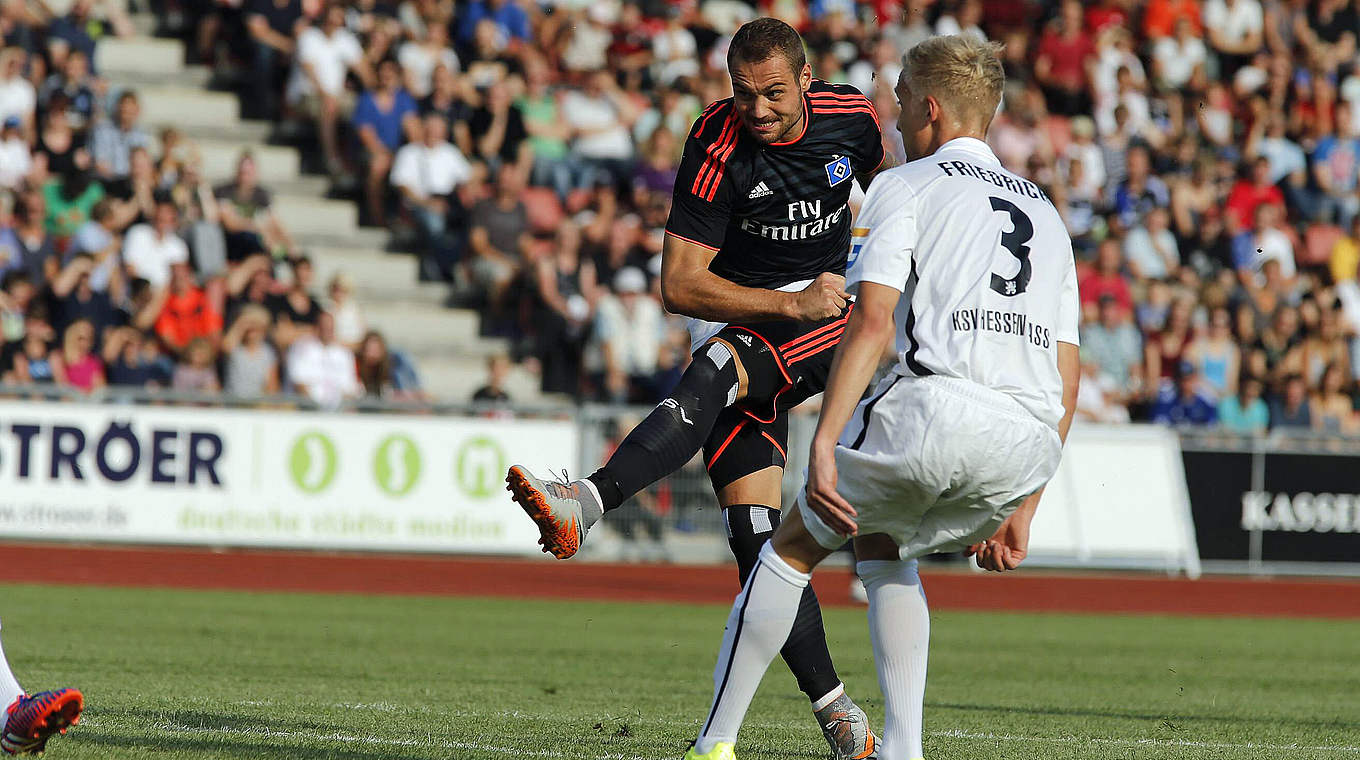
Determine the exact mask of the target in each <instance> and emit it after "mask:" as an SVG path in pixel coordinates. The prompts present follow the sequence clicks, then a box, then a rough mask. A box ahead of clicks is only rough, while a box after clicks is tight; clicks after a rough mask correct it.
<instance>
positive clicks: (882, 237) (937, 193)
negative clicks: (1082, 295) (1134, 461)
mask: <svg viewBox="0 0 1360 760" xmlns="http://www.w3.org/2000/svg"><path fill="white" fill-rule="evenodd" d="M851 234H852V238H851V252H850V269H849V271H848V272H847V274H846V286H847V289H849V290H850V291H851V292H852V293H854V292H856V291H857V290H858V287H859V284H860V283H861V282H875V283H878V284H880V285H886V286H888V287H890V288H893V289H895V290H898V291H900V292H901V293H902V298H901V300H900V301H899V302H898V305H897V311H896V313H895V317H896V322H897V338H896V340H897V354H898V362H897V366H896V367H895V368H894V371H895V372H896V373H897V374H900V375H904V376H908V377H911V376H916V377H924V376H928V375H942V376H945V377H957V378H962V379H965V380H971V381H973V382H975V383H978V384H980V385H983V386H986V387H988V388H992V389H994V390H997V391H1000V392H1001V393H1004V394H1006V395H1008V396H1010V397H1011V398H1013V399H1015V400H1016V401H1017V402H1019V403H1020V405H1021V406H1023V407H1024V408H1025V409H1026V410H1028V411H1029V412H1030V413H1031V414H1033V415H1034V416H1035V417H1036V418H1038V419H1039V420H1040V421H1042V422H1044V423H1045V424H1047V425H1049V426H1051V427H1053V428H1055V429H1056V428H1057V426H1058V421H1059V420H1060V419H1061V418H1062V415H1063V406H1062V390H1063V386H1062V378H1061V376H1060V375H1059V374H1058V361H1057V353H1058V342H1059V341H1061V342H1063V343H1071V344H1073V345H1077V343H1078V338H1077V326H1078V319H1079V314H1080V307H1079V304H1078V299H1077V273H1076V267H1075V265H1074V263H1073V260H1072V240H1071V238H1069V237H1068V235H1067V227H1066V226H1065V225H1064V224H1063V220H1062V218H1061V217H1060V216H1059V215H1058V211H1057V209H1055V208H1054V207H1053V203H1052V202H1051V201H1050V200H1049V199H1048V198H1047V196H1045V195H1044V193H1043V192H1042V191H1041V190H1040V189H1039V188H1038V187H1037V186H1036V185H1035V184H1034V183H1033V182H1030V181H1029V180H1026V179H1023V178H1021V177H1018V176H1016V175H1015V174H1012V173H1011V172H1008V171H1006V170H1005V169H1003V168H1002V167H1001V162H1000V161H999V160H997V158H996V155H995V154H993V153H992V151H991V149H990V148H988V147H987V145H986V144H985V143H983V142H982V141H980V140H975V139H972V138H967V137H964V138H958V139H956V140H950V141H949V142H948V143H946V144H945V145H943V146H941V147H940V149H939V150H938V151H936V152H935V154H934V155H931V156H928V157H926V158H923V159H920V160H918V161H913V162H911V163H909V164H906V165H904V166H899V167H897V168H895V169H891V170H889V171H887V172H884V173H882V174H879V175H878V176H877V177H876V178H875V179H874V181H873V184H872V185H871V186H870V187H869V193H868V196H867V197H866V198H865V201H864V206H863V207H862V208H861V209H860V214H859V217H858V218H857V219H856V220H855V229H854V230H853V232H852V233H851Z"/></svg>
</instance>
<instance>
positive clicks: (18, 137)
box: [0, 116, 34, 190]
mask: <svg viewBox="0 0 1360 760" xmlns="http://www.w3.org/2000/svg"><path fill="white" fill-rule="evenodd" d="M22 126H23V125H22V123H21V122H20V120H19V117H18V116H8V117H6V118H5V120H4V122H3V123H0V190H17V189H18V188H19V185H21V184H23V183H24V182H25V181H26V180H28V179H29V176H30V175H31V174H33V168H34V167H33V155H32V152H31V151H30V150H29V147H28V140H26V139H24V136H23V131H22Z"/></svg>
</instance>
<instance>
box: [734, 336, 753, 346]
mask: <svg viewBox="0 0 1360 760" xmlns="http://www.w3.org/2000/svg"><path fill="white" fill-rule="evenodd" d="M737 340H739V341H741V342H742V343H745V344H746V347H747V348H750V347H751V336H749V335H738V336H737Z"/></svg>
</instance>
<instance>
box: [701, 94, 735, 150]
mask: <svg viewBox="0 0 1360 760" xmlns="http://www.w3.org/2000/svg"><path fill="white" fill-rule="evenodd" d="M735 120H736V111H735V109H734V107H733V105H732V98H723V99H722V100H715V101H713V102H712V103H709V104H708V107H707V108H705V109H704V110H703V113H701V114H699V118H697V119H695V120H694V124H693V125H692V126H691V127H690V129H689V136H690V138H691V139H694V140H698V141H699V142H700V143H702V144H703V145H705V146H707V145H714V144H716V143H717V142H719V141H720V140H721V139H722V138H723V136H724V134H725V133H726V132H729V131H731V129H730V127H729V125H728V122H729V121H733V122H735Z"/></svg>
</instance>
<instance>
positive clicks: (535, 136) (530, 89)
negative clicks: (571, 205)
mask: <svg viewBox="0 0 1360 760" xmlns="http://www.w3.org/2000/svg"><path fill="white" fill-rule="evenodd" d="M524 78H525V85H526V90H525V93H524V94H523V95H522V96H521V97H520V100H519V103H518V105H519V109H520V112H521V113H522V114H523V115H524V129H525V131H526V132H527V133H528V135H529V137H528V143H529V152H530V155H531V156H533V174H532V176H531V181H532V183H533V184H534V185H535V186H540V187H542V186H546V187H551V188H552V189H554V190H556V191H557V195H558V197H560V198H561V199H563V200H566V198H567V194H568V193H570V192H571V191H572V189H574V188H575V187H576V177H577V174H578V173H579V171H578V169H577V167H576V165H575V163H574V162H573V161H572V159H571V155H570V151H569V148H568V146H567V141H568V140H569V139H571V135H572V131H571V126H570V125H569V124H567V122H566V120H565V119H564V118H563V116H562V109H561V106H560V104H559V103H558V99H557V96H556V94H555V93H553V92H552V90H550V89H549V85H550V84H551V83H552V72H551V70H549V68H548V64H547V63H546V62H544V60H543V59H542V58H541V57H539V56H537V55H533V56H529V58H528V60H527V61H526V62H525V64H524Z"/></svg>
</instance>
